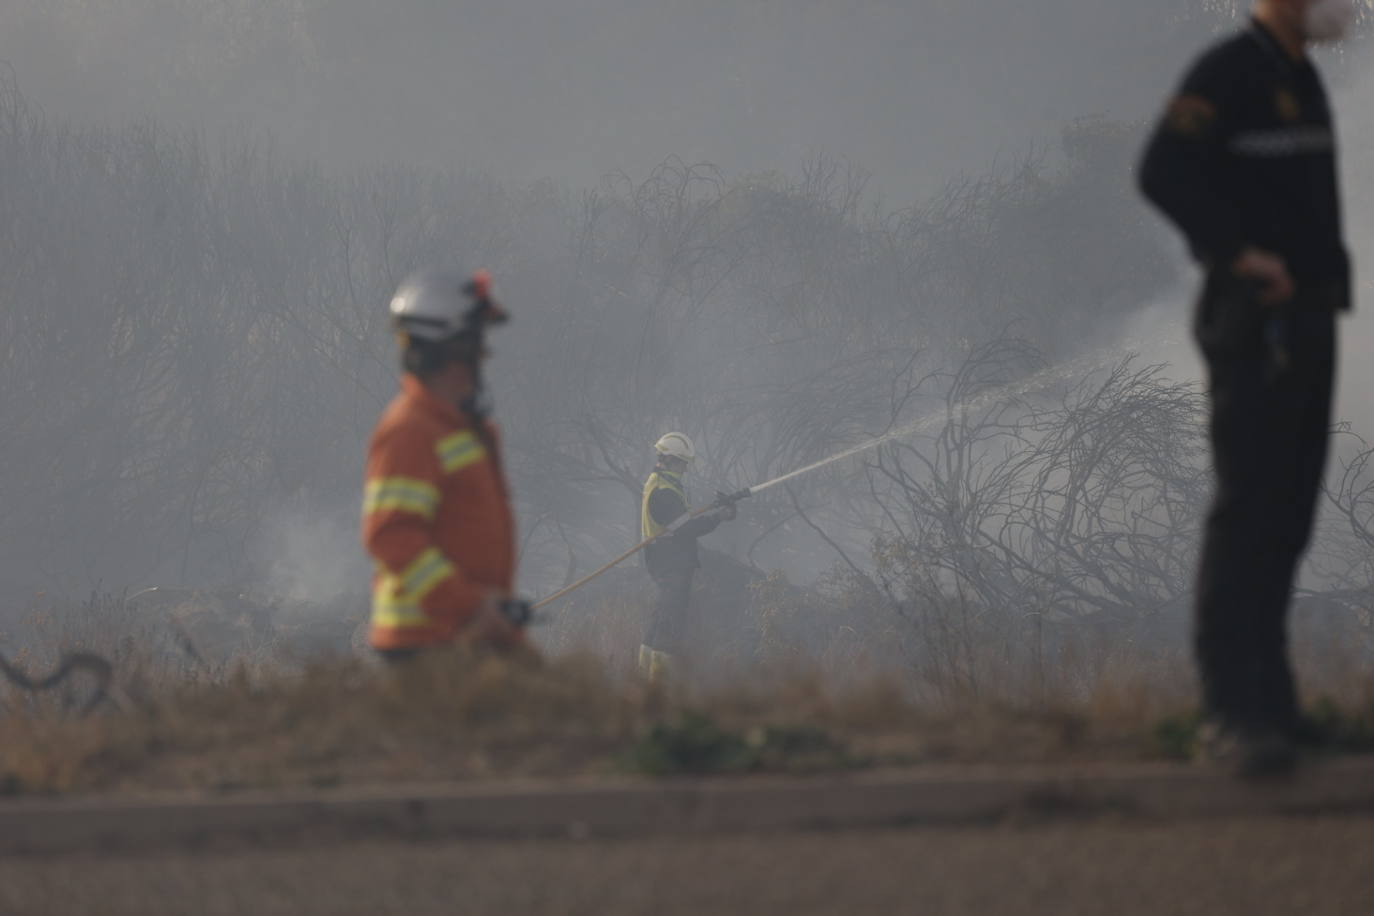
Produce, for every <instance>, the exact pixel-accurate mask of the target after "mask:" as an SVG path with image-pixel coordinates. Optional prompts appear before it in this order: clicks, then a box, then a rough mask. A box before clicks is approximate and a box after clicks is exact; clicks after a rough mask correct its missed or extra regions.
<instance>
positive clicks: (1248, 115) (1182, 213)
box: [1140, 22, 1350, 308]
mask: <svg viewBox="0 0 1374 916" xmlns="http://www.w3.org/2000/svg"><path fill="white" fill-rule="evenodd" d="M1140 184H1141V189H1142V190H1143V191H1144V192H1145V195H1146V196H1147V197H1148V198H1149V199H1150V200H1151V201H1152V202H1153V203H1154V204H1155V205H1156V206H1157V207H1159V208H1160V209H1161V210H1162V211H1164V213H1165V214H1166V215H1167V216H1168V217H1169V218H1170V219H1171V220H1173V222H1174V223H1175V224H1177V226H1178V227H1179V229H1181V230H1182V231H1183V233H1184V234H1185V235H1187V237H1188V242H1189V244H1190V246H1191V247H1192V250H1193V254H1194V256H1195V257H1197V258H1198V260H1200V261H1202V262H1203V263H1204V264H1205V265H1207V266H1208V267H1215V266H1227V265H1230V264H1231V262H1232V261H1233V260H1234V259H1235V257H1236V256H1237V255H1238V254H1239V253H1240V251H1241V250H1242V249H1243V248H1246V247H1250V246H1253V247H1256V248H1260V249H1264V250H1267V251H1272V252H1274V253H1275V254H1277V255H1279V256H1280V257H1282V258H1283V259H1284V260H1285V261H1286V262H1287V264H1288V269H1289V272H1290V273H1291V274H1292V276H1293V279H1294V282H1295V283H1296V285H1297V287H1298V291H1299V298H1300V299H1302V298H1303V297H1302V295H1301V294H1302V292H1304V291H1319V292H1321V293H1323V295H1322V296H1321V297H1320V299H1319V300H1318V301H1325V302H1332V303H1334V304H1335V305H1336V306H1337V307H1339V308H1348V307H1349V301H1350V297H1349V288H1350V263H1349V258H1348V256H1347V254H1346V249H1345V243H1344V241H1343V240H1342V230H1341V208H1340V197H1339V187H1338V180H1337V166H1336V137H1335V127H1334V124H1333V122H1332V117H1331V108H1330V105H1329V104H1328V101H1327V96H1326V90H1325V89H1324V88H1323V86H1322V82H1321V77H1320V76H1319V75H1318V73H1317V70H1316V68H1315V67H1314V66H1313V65H1312V63H1311V61H1309V60H1307V59H1303V60H1302V61H1295V60H1293V59H1292V58H1291V57H1289V56H1288V55H1287V54H1286V53H1285V52H1284V50H1283V48H1282V47H1280V46H1279V44H1278V42H1277V41H1276V40H1275V39H1274V37H1273V36H1272V35H1271V34H1270V33H1269V32H1268V31H1267V30H1266V29H1265V28H1264V26H1262V25H1260V24H1259V23H1258V22H1252V23H1251V25H1250V27H1249V28H1248V29H1246V30H1245V31H1243V32H1241V33H1239V34H1238V35H1235V36H1234V37H1232V38H1229V39H1227V40H1225V41H1223V42H1222V43H1221V44H1219V45H1217V46H1215V47H1214V48H1212V49H1211V50H1210V51H1208V52H1206V53H1205V54H1204V55H1203V56H1202V57H1201V59H1200V60H1198V62H1197V63H1196V64H1195V65H1194V66H1193V68H1192V70H1191V71H1189V73H1188V75H1187V76H1186V77H1185V79H1184V81H1183V86H1182V88H1181V89H1180V90H1179V93H1178V95H1177V96H1176V97H1175V98H1174V100H1173V101H1172V103H1171V104H1170V105H1169V109H1168V111H1167V112H1166V114H1165V116H1164V118H1163V120H1162V122H1161V123H1160V124H1159V126H1158V127H1157V128H1156V130H1155V133H1154V136H1153V137H1152V138H1151V140H1150V143H1149V146H1148V147H1147V149H1146V152H1145V160H1144V163H1143V164H1142V166H1141V169H1140ZM1333 297H1334V298H1333Z"/></svg>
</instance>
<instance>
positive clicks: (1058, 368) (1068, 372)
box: [748, 351, 1119, 496]
mask: <svg viewBox="0 0 1374 916" xmlns="http://www.w3.org/2000/svg"><path fill="white" fill-rule="evenodd" d="M1114 355H1116V356H1119V353H1116V354H1113V353H1108V352H1106V351H1097V352H1094V353H1092V354H1089V355H1087V356H1083V357H1080V358H1078V359H1074V360H1070V361H1068V362H1064V363H1059V364H1057V365H1054V366H1049V367H1047V368H1045V369H1042V370H1040V371H1039V372H1036V373H1034V374H1032V375H1029V376H1027V377H1026V378H1024V379H1022V380H1021V381H1019V382H1016V383H1014V384H1010V385H999V386H997V387H995V388H992V389H990V390H988V391H985V392H983V393H981V394H978V395H974V396H973V397H969V398H965V399H964V400H962V401H958V402H956V403H954V404H953V405H949V406H947V407H945V408H943V409H941V410H935V411H931V412H930V413H927V414H923V415H922V416H920V417H918V418H916V419H915V420H912V421H911V422H909V423H905V424H903V425H902V426H898V427H896V428H895V429H892V430H889V431H888V432H886V433H884V434H883V435H881V436H877V437H875V438H873V439H869V440H867V441H865V442H860V443H859V444H858V445H854V446H851V447H849V448H847V449H845V450H844V451H842V452H839V453H837V454H834V455H831V456H830V457H829V458H822V459H821V460H820V461H816V462H813V463H812V464H808V465H806V467H802V468H797V469H796V470H795V471H788V472H787V473H786V474H783V475H781V476H779V477H774V478H773V479H772V480H767V481H764V482H763V483H760V484H755V485H754V486H752V487H750V488H749V491H748V492H749V494H750V495H751V496H753V495H757V494H759V493H762V492H763V491H764V490H767V489H769V488H770V487H775V486H777V485H778V484H781V483H786V482H787V481H789V480H794V479H796V478H798V477H801V476H802V475H804V474H810V473H811V472H812V471H819V470H820V469H821V468H823V467H828V466H829V465H832V464H836V463H838V462H840V461H843V460H845V459H846V458H852V457H854V456H855V455H859V454H862V453H864V452H867V451H869V450H871V449H875V448H877V447H878V446H880V445H885V444H887V443H888V442H895V441H897V440H899V439H908V438H910V437H912V436H914V435H916V434H917V433H920V432H922V431H924V430H926V429H929V428H931V427H934V426H936V425H937V424H939V423H941V422H942V421H944V420H945V419H947V418H948V416H949V415H950V413H951V412H960V413H964V412H968V411H978V410H981V409H983V408H985V407H991V406H993V405H994V404H996V403H998V402H1000V401H1005V400H1006V399H1008V398H1019V397H1025V396H1026V395H1030V394H1035V393H1037V392H1040V391H1044V390H1046V389H1048V388H1051V387H1053V386H1054V385H1057V384H1061V383H1063V382H1065V381H1069V380H1071V379H1074V378H1081V377H1083V376H1084V375H1086V374H1088V373H1090V372H1094V371H1096V370H1098V369H1101V368H1103V367H1104V366H1106V365H1108V363H1109V362H1110V360H1111V359H1112V357H1113V356H1114Z"/></svg>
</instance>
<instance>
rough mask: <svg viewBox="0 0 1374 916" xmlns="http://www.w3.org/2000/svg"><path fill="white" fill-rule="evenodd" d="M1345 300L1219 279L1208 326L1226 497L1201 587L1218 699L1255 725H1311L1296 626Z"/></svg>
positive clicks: (1206, 680)
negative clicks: (1285, 298) (1274, 298)
mask: <svg viewBox="0 0 1374 916" xmlns="http://www.w3.org/2000/svg"><path fill="white" fill-rule="evenodd" d="M1336 301H1337V299H1336V297H1335V296H1330V297H1328V296H1326V295H1324V294H1323V293H1321V292H1316V293H1300V294H1299V296H1298V298H1297V299H1295V300H1294V301H1292V302H1290V303H1287V304H1286V305H1285V306H1284V307H1283V309H1282V310H1279V311H1274V310H1269V309H1266V308H1264V307H1263V306H1261V305H1259V304H1258V303H1257V302H1256V301H1255V292H1254V290H1253V288H1252V287H1251V286H1249V285H1248V284H1245V283H1242V282H1240V281H1238V280H1236V279H1234V278H1233V277H1231V276H1230V275H1229V273H1227V274H1224V275H1214V276H1213V277H1210V278H1209V279H1208V282H1207V284H1206V287H1205V289H1204V292H1203V295H1202V299H1201V301H1200V302H1199V304H1198V310H1197V316H1196V324H1195V334H1196V337H1197V341H1198V344H1199V346H1200V347H1201V349H1202V353H1203V355H1204V357H1205V360H1206V364H1207V371H1208V376H1209V391H1210V396H1211V406H1212V416H1211V426H1210V434H1211V444H1212V452H1213V460H1214V464H1215V469H1216V487H1217V489H1216V495H1215V497H1214V499H1213V503H1212V507H1211V512H1210V513H1209V514H1208V516H1207V523H1206V532H1205V537H1204V542H1203V548H1202V559H1201V565H1200V568H1199V571H1198V582H1197V589H1198V594H1197V610H1196V614H1197V617H1196V630H1195V638H1196V649H1197V655H1198V660H1199V663H1200V668H1201V671H1202V680H1203V692H1204V702H1205V706H1206V708H1207V709H1208V710H1209V712H1211V713H1212V714H1213V715H1217V716H1219V717H1220V718H1222V719H1223V720H1225V721H1227V722H1228V723H1230V724H1232V725H1234V726H1237V727H1240V728H1243V729H1246V730H1249V731H1252V732H1259V731H1267V730H1276V731H1278V732H1281V733H1285V734H1291V733H1293V732H1294V731H1295V729H1296V728H1297V724H1298V707H1297V699H1296V692H1295V689H1294V685H1293V674H1292V671H1291V669H1290V666H1289V661H1288V647H1287V633H1286V620H1287V609H1288V602H1289V597H1290V595H1291V594H1292V589H1293V580H1294V576H1295V574H1296V570H1297V566H1298V561H1299V559H1300V558H1301V556H1302V554H1303V551H1304V549H1305V548H1306V546H1307V542H1308V539H1309V537H1310V535H1311V532H1312V523H1313V517H1314V515H1315V511H1316V505H1317V500H1318V497H1319V494H1320V491H1321V480H1322V472H1323V469H1324V468H1325V465H1326V455H1327V443H1328V441H1329V429H1330V421H1331V398H1332V387H1333V386H1332V380H1333V374H1334V369H1335V358H1336V340H1335V321H1336V316H1335V311H1334V310H1333V308H1332V305H1333V303H1334V302H1336Z"/></svg>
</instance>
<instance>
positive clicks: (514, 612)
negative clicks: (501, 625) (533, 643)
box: [500, 598, 535, 629]
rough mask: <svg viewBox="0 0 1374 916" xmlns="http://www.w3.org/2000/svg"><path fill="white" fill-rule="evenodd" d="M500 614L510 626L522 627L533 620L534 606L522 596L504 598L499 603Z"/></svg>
mask: <svg viewBox="0 0 1374 916" xmlns="http://www.w3.org/2000/svg"><path fill="white" fill-rule="evenodd" d="M500 609H501V616H502V617H504V618H506V620H507V621H509V623H510V624H511V626H514V627H519V628H520V629H524V628H525V627H527V626H529V625H530V624H531V623H533V622H534V619H535V618H534V608H533V606H532V604H531V602H529V601H527V600H526V599H524V598H506V599H505V600H503V601H502V602H501V605H500Z"/></svg>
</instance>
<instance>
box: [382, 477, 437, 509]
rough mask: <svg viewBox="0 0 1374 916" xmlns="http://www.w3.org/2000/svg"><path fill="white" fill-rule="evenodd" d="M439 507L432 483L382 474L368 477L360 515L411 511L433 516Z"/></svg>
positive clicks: (435, 490) (435, 489)
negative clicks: (381, 476)
mask: <svg viewBox="0 0 1374 916" xmlns="http://www.w3.org/2000/svg"><path fill="white" fill-rule="evenodd" d="M438 506H439V490H438V488H436V487H435V486H434V485H433V484H429V483H426V482H425V481H423V480H416V479H415V478H413V477H384V478H382V479H380V480H369V481H368V482H367V487H366V488H365V489H364V490H363V515H371V514H372V513H373V512H388V511H396V512H413V513H414V514H416V515H419V516H422V517H424V518H427V519H428V518H433V517H434V510H435V509H436V508H438Z"/></svg>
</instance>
